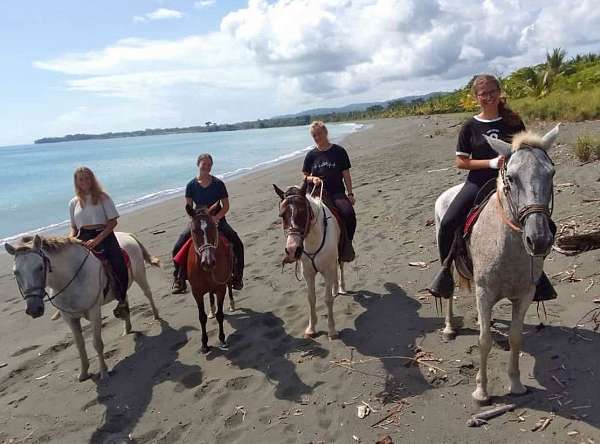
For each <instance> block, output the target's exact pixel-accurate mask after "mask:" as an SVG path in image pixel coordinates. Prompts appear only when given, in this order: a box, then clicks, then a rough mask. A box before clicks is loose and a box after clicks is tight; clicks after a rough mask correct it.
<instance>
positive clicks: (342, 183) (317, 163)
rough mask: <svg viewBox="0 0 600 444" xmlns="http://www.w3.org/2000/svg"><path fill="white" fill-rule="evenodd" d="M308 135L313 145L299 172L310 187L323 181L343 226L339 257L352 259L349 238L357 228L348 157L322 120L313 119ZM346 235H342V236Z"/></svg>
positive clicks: (327, 194)
mask: <svg viewBox="0 0 600 444" xmlns="http://www.w3.org/2000/svg"><path fill="white" fill-rule="evenodd" d="M310 134H311V136H312V138H313V140H314V141H315V145H316V146H315V148H313V149H312V150H311V151H309V152H308V154H307V155H306V157H305V158H304V165H303V166H302V172H303V173H304V177H305V179H306V180H308V181H309V182H310V183H312V184H313V186H318V185H321V183H322V184H323V190H324V192H325V193H324V195H325V197H326V198H327V199H328V200H329V201H330V202H331V204H332V205H334V206H335V208H336V209H337V210H338V211H339V213H340V215H341V217H342V219H343V220H344V223H345V225H346V230H345V233H343V234H342V236H343V237H344V239H343V245H342V251H341V256H340V259H341V260H342V261H344V262H351V261H353V260H354V249H353V248H352V239H354V233H355V231H356V213H355V212H354V203H355V200H354V193H353V192H352V176H351V175H350V168H351V166H352V165H351V164H350V158H349V157H348V153H347V152H346V150H345V149H344V148H342V147H341V146H339V145H336V144H335V143H331V142H330V141H329V138H328V134H327V127H326V126H325V124H324V123H323V122H320V121H317V122H313V123H312V124H311V126H310ZM344 234H345V235H344Z"/></svg>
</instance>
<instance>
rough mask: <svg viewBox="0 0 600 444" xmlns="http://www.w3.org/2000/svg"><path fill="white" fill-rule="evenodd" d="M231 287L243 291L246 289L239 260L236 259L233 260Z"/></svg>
mask: <svg viewBox="0 0 600 444" xmlns="http://www.w3.org/2000/svg"><path fill="white" fill-rule="evenodd" d="M231 287H232V288H233V289H234V290H241V289H242V288H244V276H243V271H242V270H240V266H239V260H238V259H237V258H234V260H233V273H231Z"/></svg>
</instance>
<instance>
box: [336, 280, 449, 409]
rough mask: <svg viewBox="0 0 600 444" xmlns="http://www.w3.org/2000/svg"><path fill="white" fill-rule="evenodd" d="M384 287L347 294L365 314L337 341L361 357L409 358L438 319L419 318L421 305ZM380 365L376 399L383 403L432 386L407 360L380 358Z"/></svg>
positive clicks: (388, 285) (399, 290) (435, 327)
mask: <svg viewBox="0 0 600 444" xmlns="http://www.w3.org/2000/svg"><path fill="white" fill-rule="evenodd" d="M384 287H385V289H386V290H387V291H388V292H387V293H382V294H379V293H373V292H371V291H368V290H360V291H356V292H353V293H352V294H351V296H352V297H353V299H354V301H356V302H358V303H359V304H360V305H362V306H363V307H364V308H365V309H366V311H365V312H363V313H361V314H360V315H359V316H358V317H357V318H356V319H355V322H354V325H355V329H349V328H347V329H344V330H342V331H341V332H340V333H341V340H342V341H343V342H344V344H346V345H347V346H348V347H352V348H354V349H356V350H357V351H358V352H359V353H360V354H361V355H363V356H370V357H376V358H380V357H383V356H407V357H412V356H414V354H415V351H416V350H417V348H418V345H419V344H418V340H419V339H420V338H423V337H424V336H425V335H426V334H427V333H431V332H434V331H437V330H439V329H440V326H441V322H440V319H439V318H421V317H420V316H419V309H420V308H421V304H420V303H419V302H418V301H416V300H415V299H413V298H411V297H409V296H408V295H407V294H406V292H405V291H404V290H403V289H402V288H400V287H399V286H398V285H396V284H395V283H390V282H388V283H386V284H384ZM340 297H343V296H338V298H340ZM381 364H382V365H383V367H384V369H385V372H386V374H385V380H384V386H383V388H382V390H381V392H380V393H378V394H377V397H378V398H379V399H381V400H382V402H384V403H387V402H393V401H398V400H401V399H403V398H406V397H409V396H412V395H418V394H420V393H423V392H424V391H426V390H428V389H430V388H432V386H433V385H432V384H434V383H435V381H427V380H426V379H425V378H424V377H423V373H422V371H421V370H420V369H419V368H417V367H416V366H414V365H412V363H411V362H410V361H407V360H404V359H381Z"/></svg>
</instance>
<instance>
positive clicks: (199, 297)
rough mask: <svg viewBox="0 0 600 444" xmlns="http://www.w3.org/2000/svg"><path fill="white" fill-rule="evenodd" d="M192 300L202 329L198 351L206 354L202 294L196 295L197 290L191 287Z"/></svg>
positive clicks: (206, 339) (206, 342)
mask: <svg viewBox="0 0 600 444" xmlns="http://www.w3.org/2000/svg"><path fill="white" fill-rule="evenodd" d="M192 292H193V294H194V299H196V305H198V315H199V318H200V327H201V328H202V347H201V348H200V351H201V352H202V353H205V354H206V353H208V350H209V348H208V335H207V334H206V320H207V317H206V313H205V312H204V293H202V294H198V293H197V290H194V288H193V287H192Z"/></svg>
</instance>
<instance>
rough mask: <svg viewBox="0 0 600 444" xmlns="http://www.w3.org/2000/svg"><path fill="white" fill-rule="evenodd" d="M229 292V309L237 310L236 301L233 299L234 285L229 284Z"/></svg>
mask: <svg viewBox="0 0 600 444" xmlns="http://www.w3.org/2000/svg"><path fill="white" fill-rule="evenodd" d="M227 292H228V293H229V311H235V302H234V300H233V286H232V285H231V284H227Z"/></svg>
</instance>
